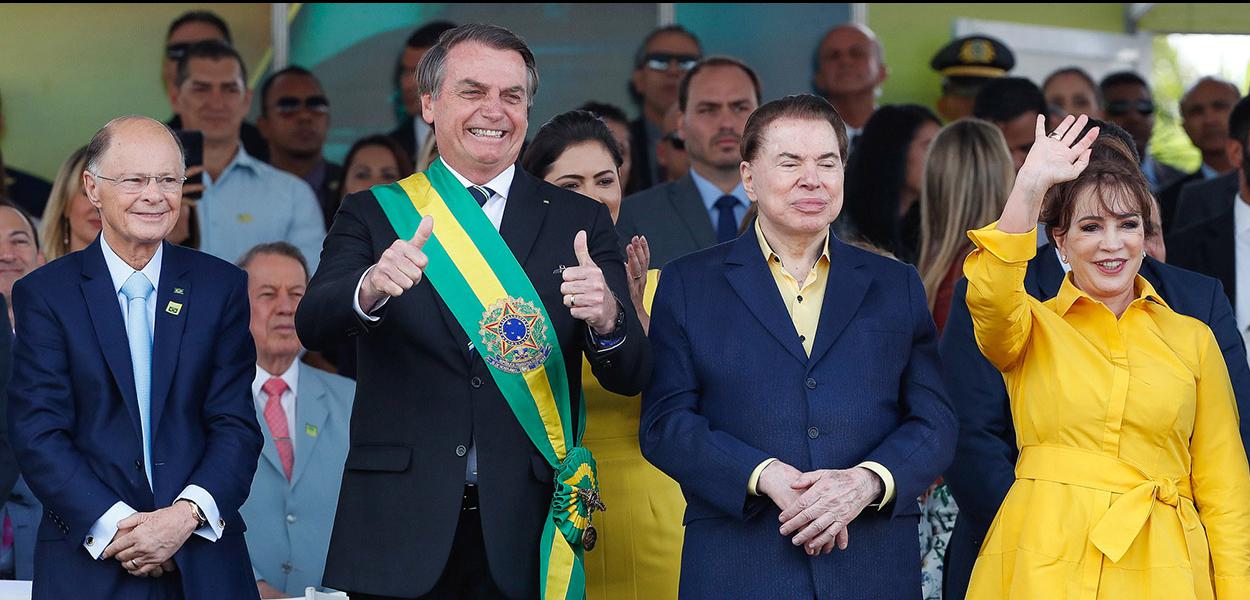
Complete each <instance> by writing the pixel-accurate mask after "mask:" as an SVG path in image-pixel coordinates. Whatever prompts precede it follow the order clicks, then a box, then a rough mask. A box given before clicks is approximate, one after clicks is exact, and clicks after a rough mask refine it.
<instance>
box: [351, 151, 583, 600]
mask: <svg viewBox="0 0 1250 600" xmlns="http://www.w3.org/2000/svg"><path fill="white" fill-rule="evenodd" d="M372 191H373V195H374V197H375V198H377V200H378V204H380V205H381V207H382V211H383V212H384V213H386V217H387V219H388V220H389V221H390V223H391V226H392V227H393V228H394V229H395V233H396V235H398V236H399V238H400V239H404V240H407V239H411V238H412V236H413V234H414V233H416V231H417V226H418V225H419V224H420V223H421V218H422V217H423V216H426V215H429V216H432V217H433V218H434V233H433V235H431V236H430V239H429V241H427V242H426V243H425V246H424V247H423V248H422V250H423V251H424V252H425V255H426V256H427V257H428V258H429V264H428V265H427V266H426V268H425V277H426V278H428V279H429V280H430V283H431V284H433V285H434V289H435V290H437V291H438V294H439V296H441V297H442V299H443V301H444V302H446V303H447V307H448V308H450V309H451V313H452V315H453V316H454V317H455V319H456V321H457V323H459V325H460V327H461V328H463V329H464V332H465V334H467V335H468V336H469V340H471V342H472V344H473V347H474V348H475V349H476V350H477V352H478V353H479V354H481V356H482V359H483V360H484V361H485V362H486V366H487V368H488V369H489V370H490V373H491V376H492V377H493V378H494V380H495V383H496V384H497V385H498V386H499V390H500V391H501V392H502V393H503V396H504V399H505V400H507V402H508V406H509V407H511V409H512V412H513V414H514V415H516V418H517V421H519V422H520V424H521V427H522V428H523V429H524V430H525V433H526V435H527V436H529V439H530V441H531V442H533V444H534V446H535V447H536V448H538V451H539V452H540V453H541V454H542V455H543V458H545V459H547V464H549V465H550V466H551V468H552V469H553V470H555V492H554V496H553V498H552V502H551V508H550V511H549V514H548V518H547V522H546V524H545V525H544V526H543V533H542V538H541V540H540V547H539V589H540V590H541V597H542V598H543V600H557V599H558V600H567V599H581V598H584V597H585V595H586V575H585V570H584V568H583V566H582V552H583V549H584V547H585V549H589V548H591V547H593V546H594V537H595V532H594V528H593V527H590V516H591V512H592V511H593V510H596V509H599V510H602V504H601V503H600V502H599V499H598V487H599V486H598V476H597V473H596V470H595V468H596V467H595V460H594V458H593V457H591V455H590V451H589V450H587V449H585V448H583V447H581V432H582V431H584V430H585V419H586V412H585V410H584V409H583V410H582V411H580V412H581V419H580V421H581V422H580V423H579V424H578V427H577V429H576V431H577V435H576V436H575V435H574V431H575V430H574V428H573V423H572V419H571V416H570V414H571V412H572V410H571V408H570V398H569V383H568V373H567V372H566V369H565V365H564V355H563V354H562V353H561V352H560V341H559V340H558V339H557V338H556V335H555V332H554V331H552V330H551V327H550V325H549V324H550V323H551V318H550V317H549V316H548V315H547V310H546V308H545V307H544V306H543V303H542V300H541V299H540V298H539V296H538V292H537V291H535V290H534V285H533V283H531V282H530V280H529V277H527V276H526V274H525V271H524V270H523V269H522V268H521V265H520V263H518V262H517V259H516V257H515V256H513V254H512V251H511V250H510V249H509V248H508V246H507V244H505V243H504V240H503V238H502V237H501V236H500V235H499V232H498V231H496V230H495V227H494V225H492V224H491V222H490V220H489V219H488V218H487V217H486V213H484V212H482V209H481V207H479V206H478V204H477V202H476V201H475V200H474V199H473V197H472V196H470V195H469V192H468V191H467V190H466V189H465V188H464V187H463V186H461V185H460V182H459V180H457V179H456V177H455V176H454V175H452V174H451V172H450V171H449V170H448V169H447V167H446V165H444V164H443V161H442V160H441V159H439V160H435V161H434V163H433V164H431V165H430V167H429V169H428V170H426V171H425V172H424V173H417V174H415V175H412V176H411V177H408V178H405V179H403V180H401V181H399V182H397V183H392V184H389V185H378V186H374V187H373V188H372ZM557 533H558V535H557Z"/></svg>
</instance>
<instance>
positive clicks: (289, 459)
mask: <svg viewBox="0 0 1250 600" xmlns="http://www.w3.org/2000/svg"><path fill="white" fill-rule="evenodd" d="M260 389H261V391H263V392H265V394H267V395H268V396H269V400H268V401H266V402H265V424H266V425H268V426H269V432H270V433H272V434H273V443H274V446H276V447H277V448H278V458H279V459H281V460H282V471H283V472H285V473H286V480H287V481H290V480H291V469H292V468H293V467H294V466H295V446H294V445H292V444H291V432H290V431H289V430H288V428H287V425H286V410H284V409H283V408H282V393H283V392H285V391H286V390H287V385H286V382H285V381H283V380H282V378H281V377H270V378H269V381H266V382H265V385H263V386H261V388H260Z"/></svg>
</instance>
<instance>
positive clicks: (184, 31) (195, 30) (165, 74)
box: [161, 21, 226, 98]
mask: <svg viewBox="0 0 1250 600" xmlns="http://www.w3.org/2000/svg"><path fill="white" fill-rule="evenodd" d="M207 40H220V41H222V42H224V41H226V36H225V35H224V34H223V33H222V31H221V30H220V29H217V28H216V27H214V26H213V25H210V24H208V23H200V22H196V21H192V22H189V23H183V24H182V25H181V26H179V27H178V28H177V29H175V30H174V31H173V33H170V34H169V39H168V40H166V41H165V60H164V62H163V63H162V64H161V81H163V82H165V91H166V94H167V95H169V96H170V97H171V98H172V97H173V95H174V77H175V75H176V73H177V71H178V56H180V55H179V54H178V52H179V51H182V52H185V51H186V48H187V46H190V45H191V44H194V43H196V42H203V41H207Z"/></svg>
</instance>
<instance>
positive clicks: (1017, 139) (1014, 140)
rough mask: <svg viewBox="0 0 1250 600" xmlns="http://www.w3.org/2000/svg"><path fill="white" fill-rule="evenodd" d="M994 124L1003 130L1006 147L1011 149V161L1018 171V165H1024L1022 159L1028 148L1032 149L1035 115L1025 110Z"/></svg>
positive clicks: (1027, 153)
mask: <svg viewBox="0 0 1250 600" xmlns="http://www.w3.org/2000/svg"><path fill="white" fill-rule="evenodd" d="M994 124H995V125H997V126H998V130H999V131H1001V132H1003V138H1004V139H1006V140H1007V149H1008V150H1010V151H1011V163H1012V164H1013V165H1014V166H1015V168H1016V172H1017V173H1018V172H1019V171H1020V167H1022V166H1024V159H1025V157H1027V156H1028V155H1029V150H1031V149H1033V139H1034V137H1036V135H1037V132H1036V131H1035V128H1036V127H1037V115H1035V114H1032V113H1027V112H1026V113H1023V114H1021V115H1020V116H1018V117H1016V118H1014V119H1012V120H1010V121H1006V122H996V123H994Z"/></svg>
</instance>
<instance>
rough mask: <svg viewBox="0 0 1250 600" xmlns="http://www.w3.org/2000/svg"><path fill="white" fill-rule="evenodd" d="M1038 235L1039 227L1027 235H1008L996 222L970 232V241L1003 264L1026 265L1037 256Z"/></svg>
mask: <svg viewBox="0 0 1250 600" xmlns="http://www.w3.org/2000/svg"><path fill="white" fill-rule="evenodd" d="M1037 235H1038V233H1037V227H1034V228H1033V229H1030V230H1029V231H1028V232H1026V233H1007V232H1006V231H1002V230H1000V229H999V228H998V221H994V222H993V223H990V224H989V225H986V226H985V227H982V228H980V229H973V230H972V231H969V232H968V239H970V240H972V243H974V244H976V245H977V247H978V248H981V249H983V250H985V251H986V252H989V253H990V254H992V255H993V256H994V257H995V258H997V259H998V260H1000V261H1002V262H1005V263H1024V262H1029V261H1030V260H1033V257H1034V256H1037Z"/></svg>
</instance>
